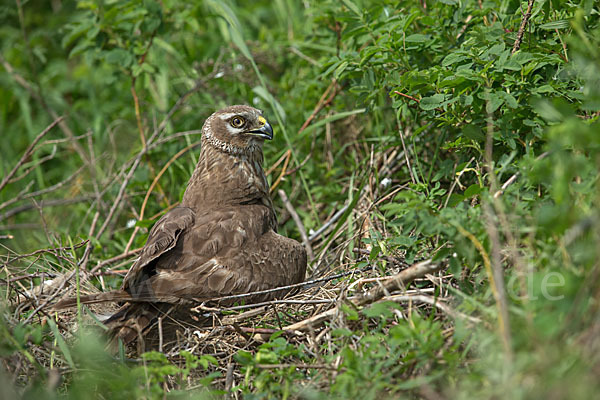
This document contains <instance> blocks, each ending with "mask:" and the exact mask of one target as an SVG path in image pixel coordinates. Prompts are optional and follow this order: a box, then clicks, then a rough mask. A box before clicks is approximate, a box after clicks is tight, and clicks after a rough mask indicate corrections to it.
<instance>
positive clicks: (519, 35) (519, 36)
mask: <svg viewBox="0 0 600 400" xmlns="http://www.w3.org/2000/svg"><path fill="white" fill-rule="evenodd" d="M534 1H535V0H529V2H528V3H527V11H526V12H525V15H523V19H522V20H521V26H520V27H519V32H517V39H516V40H515V44H514V45H513V48H512V52H511V54H515V53H516V52H517V50H519V48H520V47H521V41H522V40H523V33H524V32H525V27H526V26H527V23H528V22H529V18H530V17H531V9H532V8H533V2H534Z"/></svg>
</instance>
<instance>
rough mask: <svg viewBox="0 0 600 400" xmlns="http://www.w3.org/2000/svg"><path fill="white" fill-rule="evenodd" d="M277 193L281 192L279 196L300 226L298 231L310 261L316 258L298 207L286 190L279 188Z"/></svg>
mask: <svg viewBox="0 0 600 400" xmlns="http://www.w3.org/2000/svg"><path fill="white" fill-rule="evenodd" d="M277 193H279V197H281V200H282V201H283V204H284V205H285V208H286V209H287V210H288V212H289V213H290V215H291V216H292V219H293V220H294V222H295V223H296V226H297V227H298V231H299V232H300V237H301V238H302V243H303V244H304V247H305V248H306V254H307V255H308V261H309V262H310V261H312V260H314V258H315V253H314V252H313V249H312V246H311V245H310V240H308V236H307V235H306V229H305V228H304V224H303V223H302V220H301V219H300V217H299V216H298V213H297V212H296V209H294V206H293V205H292V203H290V199H288V197H287V195H286V194H285V192H284V191H283V190H281V189H279V190H278V191H277Z"/></svg>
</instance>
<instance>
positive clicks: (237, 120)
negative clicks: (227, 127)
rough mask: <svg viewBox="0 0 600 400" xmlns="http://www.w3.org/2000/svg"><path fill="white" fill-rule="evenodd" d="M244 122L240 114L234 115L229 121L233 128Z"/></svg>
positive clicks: (240, 125) (239, 126)
mask: <svg viewBox="0 0 600 400" xmlns="http://www.w3.org/2000/svg"><path fill="white" fill-rule="evenodd" d="M245 122H246V120H245V119H244V118H242V117H240V116H236V117H233V118H231V121H230V122H229V123H230V124H231V126H233V127H234V128H241V127H242V126H243V125H244V123H245Z"/></svg>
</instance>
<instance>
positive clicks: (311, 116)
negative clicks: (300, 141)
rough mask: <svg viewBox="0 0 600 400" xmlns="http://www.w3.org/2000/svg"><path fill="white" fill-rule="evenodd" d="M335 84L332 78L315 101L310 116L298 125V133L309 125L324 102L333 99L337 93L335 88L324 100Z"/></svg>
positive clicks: (326, 102) (323, 105)
mask: <svg viewBox="0 0 600 400" xmlns="http://www.w3.org/2000/svg"><path fill="white" fill-rule="evenodd" d="M336 85H337V81H336V80H335V79H332V80H331V83H330V84H329V86H328V87H327V89H325V92H324V93H323V95H322V96H321V98H320V99H319V101H318V102H317V105H316V106H315V108H314V109H313V112H312V113H311V114H310V116H309V117H308V118H307V119H306V121H304V123H303V124H302V126H301V127H300V130H299V131H298V134H300V133H302V131H303V130H305V129H306V128H307V127H308V125H310V123H311V122H312V120H313V119H314V118H315V117H316V116H317V114H318V113H319V111H321V110H322V109H323V107H325V105H326V104H328V103H330V102H331V100H333V98H334V97H335V95H337V92H338V90H337V89H336V90H334V91H333V95H332V96H331V97H330V98H329V99H327V101H326V100H325V99H326V98H327V95H328V94H329V92H330V91H331V89H333V88H334V87H335V86H336Z"/></svg>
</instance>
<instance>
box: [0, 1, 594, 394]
mask: <svg viewBox="0 0 600 400" xmlns="http://www.w3.org/2000/svg"><path fill="white" fill-rule="evenodd" d="M599 15H600V8H599V7H598V2H597V1H595V0H581V1H576V0H566V1H559V0H535V1H534V0H528V1H517V0H439V1H434V0H421V1H414V0H405V1H402V0H399V1H390V0H382V1H367V0H341V1H338V0H335V1H313V0H305V1H293V0H274V1H252V2H250V1H248V2H243V1H237V2H236V1H233V0H229V1H216V0H204V1H198V2H183V1H175V0H162V1H154V0H143V1H142V0H123V1H83V0H82V1H77V2H67V1H61V0H52V1H27V0H15V1H14V2H11V1H6V2H3V3H2V5H1V6H0V40H1V42H0V65H1V67H0V132H1V133H0V146H1V148H0V154H1V161H0V171H1V173H0V225H1V226H0V246H1V249H0V262H1V263H2V270H1V272H0V274H1V276H2V278H1V279H2V282H1V283H0V285H1V286H0V288H1V289H2V298H3V311H2V321H1V322H0V352H1V356H2V360H3V372H2V375H1V380H2V381H5V382H6V383H3V384H2V385H0V393H1V394H0V397H3V398H15V397H17V396H21V397H24V398H29V397H31V398H53V397H68V398H89V396H90V395H93V396H95V397H99V398H135V397H137V398H142V397H143V398H162V397H163V396H164V395H168V396H169V397H171V396H173V397H176V396H192V397H195V396H198V397H217V396H220V395H221V394H223V393H224V386H223V384H222V381H223V376H224V373H223V372H222V369H223V368H224V367H225V366H224V365H221V364H220V362H221V361H220V360H218V359H217V358H215V357H212V356H210V355H208V354H192V353H189V352H188V353H185V352H184V353H181V354H179V356H180V357H179V359H177V360H175V359H173V358H171V357H167V356H165V355H162V354H160V353H149V354H146V355H145V356H144V358H143V359H142V360H143V362H142V363H139V362H138V363H131V362H127V361H124V360H123V359H120V360H117V359H113V358H112V357H111V356H109V355H107V354H106V353H104V351H103V350H102V345H101V344H100V343H99V342H97V341H96V340H94V339H93V337H86V336H84V335H85V333H78V334H76V335H75V336H76V337H75V338H71V337H70V336H69V334H68V330H67V331H65V330H63V329H62V328H61V326H57V324H59V322H60V319H59V318H57V316H56V315H51V314H48V313H46V312H45V311H44V308H45V306H46V305H47V304H49V303H51V302H52V299H54V298H55V297H56V296H54V297H52V296H50V294H53V293H55V292H56V295H60V294H61V293H62V292H61V290H62V289H63V288H64V287H65V284H62V286H58V287H56V286H54V287H51V288H50V289H52V290H50V289H47V291H49V294H48V296H46V297H44V293H42V292H40V291H39V290H40V288H44V286H43V285H42V283H43V282H44V281H47V280H48V279H50V278H53V279H58V278H60V277H63V278H64V277H65V276H67V277H69V278H72V279H71V281H75V280H78V279H79V276H80V275H81V274H84V275H82V276H87V277H92V278H93V279H90V280H89V282H88V284H93V285H95V286H97V287H98V288H101V289H108V288H111V287H117V286H118V285H119V283H120V279H121V278H120V276H119V273H120V272H119V271H121V273H122V270H124V269H127V266H128V265H129V264H127V263H126V262H128V260H130V259H131V258H133V257H134V256H135V252H134V251H133V250H135V249H136V248H139V247H140V246H142V245H143V243H144V241H145V238H146V234H147V228H148V227H149V226H151V225H152V223H153V222H154V221H155V219H156V218H157V217H158V216H160V215H161V214H160V213H161V212H162V211H163V210H164V209H166V208H168V207H171V206H173V205H174V204H176V203H177V201H178V200H179V199H180V197H181V195H182V193H183V190H184V187H185V182H187V179H188V178H189V176H190V174H191V171H192V170H193V168H194V164H195V160H196V156H197V152H198V150H197V146H198V141H199V131H198V130H199V129H200V128H201V126H202V123H203V121H204V119H205V118H206V117H207V116H208V115H209V114H210V113H211V112H213V111H214V110H216V109H218V108H220V107H222V106H225V105H229V104H237V103H246V104H251V105H254V106H256V107H259V108H261V109H264V110H265V114H266V115H267V117H268V118H269V120H270V121H271V122H273V123H274V125H275V131H276V137H275V140H273V142H269V143H267V145H266V146H265V153H266V154H265V156H266V167H267V168H270V167H271V168H272V169H271V170H270V171H269V179H270V181H271V184H272V186H274V187H275V190H274V191H273V197H274V200H275V202H276V204H277V207H278V208H279V214H280V222H281V231H282V232H283V233H285V234H287V235H289V236H293V237H297V238H301V236H300V234H299V233H298V232H299V231H298V225H297V224H296V223H295V222H294V221H293V219H291V218H290V213H289V212H288V211H287V208H286V207H285V201H284V200H283V198H282V197H281V194H280V192H278V190H283V192H284V194H287V197H288V198H289V202H290V203H291V204H292V205H293V206H294V207H295V210H296V211H297V213H298V214H299V216H300V219H301V221H302V223H303V225H304V227H305V228H306V230H307V231H309V232H310V231H311V230H313V231H316V230H317V229H318V228H319V227H321V226H323V225H324V224H327V222H328V221H332V218H333V215H334V214H335V213H336V212H338V211H340V210H343V211H342V212H341V213H338V216H341V218H340V219H339V220H338V222H335V223H331V224H330V225H329V229H328V230H327V231H326V232H325V233H324V234H322V235H320V236H319V235H317V236H316V237H311V243H312V246H313V248H314V251H315V258H314V260H313V262H312V263H311V268H310V269H311V273H313V274H314V275H323V274H325V273H328V272H330V271H331V272H340V271H351V270H358V269H361V268H363V269H364V268H365V267H370V268H372V270H373V271H375V272H376V273H377V274H379V275H381V276H383V275H388V274H390V273H391V272H390V271H392V270H393V268H395V267H396V264H397V263H396V264H394V263H395V262H396V261H398V260H402V262H405V263H408V264H411V263H413V262H415V261H418V260H422V259H432V262H434V263H437V264H438V265H440V266H442V267H443V269H442V272H440V273H439V274H437V275H436V277H435V279H433V278H432V279H430V282H429V283H428V284H427V285H428V287H429V288H430V290H429V291H426V292H424V293H425V294H426V296H425V295H423V294H422V295H419V296H421V297H418V296H416V297H414V302H413V301H412V300H411V301H410V302H408V303H407V302H403V303H390V302H386V303H377V304H375V305H373V306H371V307H364V308H360V309H353V308H349V307H346V308H345V309H344V310H345V311H344V312H345V317H344V318H345V321H346V322H345V324H344V325H343V326H337V327H335V329H330V330H329V331H328V332H327V335H328V337H329V340H328V341H327V342H324V343H323V344H321V345H320V346H319V345H317V346H316V347H311V346H309V345H308V344H305V343H303V342H301V341H292V340H288V339H286V338H285V337H284V336H278V335H274V336H273V337H272V338H271V340H270V341H269V342H267V343H264V344H261V345H259V344H256V345H254V346H250V347H248V348H246V349H245V350H244V351H239V352H237V353H236V354H235V358H234V364H233V365H234V366H235V370H236V373H240V374H241V376H242V379H240V380H237V381H236V385H235V386H234V387H233V388H226V389H227V390H228V391H229V394H230V395H231V396H234V397H248V398H268V397H275V398H286V397H294V398H297V397H301V398H356V397H359V396H361V397H362V398H381V397H388V396H389V397H406V398H418V397H425V398H432V399H433V398H446V397H447V398H511V399H515V398H592V397H595V396H597V393H600V358H599V357H600V356H599V355H600V303H599V300H600V285H599V279H600V265H599V263H600V261H599V260H600V214H599V213H598V205H599V204H600V190H599V189H600V188H599V182H598V172H599V167H600V125H599V122H598V118H599V115H600V113H599V110H600V24H599V20H600V19H599ZM149 188H150V190H149ZM365 193H366V194H365ZM365 199H367V200H365ZM364 216H366V217H364ZM359 217H360V218H359ZM313 236H314V235H313ZM365 252H366V253H367V254H366V255H365V254H364V253H365ZM121 254H125V255H126V256H128V258H126V259H125V262H124V263H121V264H118V263H116V262H117V261H121V259H119V258H118V256H120V255H121ZM115 257H116V258H115ZM106 260H109V261H110V260H112V261H111V262H112V263H110V262H105V263H103V262H104V261H106ZM76 270H81V271H80V272H81V274H77V273H75V274H74V273H73V271H76ZM111 271H112V272H111ZM114 271H116V272H114ZM85 274H87V275H85ZM359 278H360V274H358V273H357V274H356V275H351V276H347V277H344V278H341V279H340V280H339V282H338V283H339V285H340V287H343V288H347V287H348V286H351V285H352V283H353V282H354V281H355V280H357V279H359ZM56 282H65V280H64V279H63V280H62V281H56ZM56 282H55V283H56ZM77 282H78V281H77ZM431 282H436V283H435V285H434V284H432V283H431ZM69 285H71V283H69ZM424 286H426V285H425V283H424V282H421V283H419V282H417V284H416V285H413V286H412V287H414V288H417V289H419V287H424ZM36 288H37V289H38V291H37V292H36ZM77 288H79V286H77ZM344 290H345V289H342V290H341V291H340V293H342V294H343V293H344ZM357 290H358V289H357ZM36 293H37V294H36ZM423 299H425V300H423ZM427 299H429V300H428V301H429V303H432V301H431V299H434V300H435V299H438V300H436V301H439V302H441V303H440V304H443V307H441V306H432V304H429V303H427ZM433 303H434V305H435V301H433ZM282 315H283V314H282ZM286 318H287V317H286ZM332 326H333V325H332ZM59 328H61V329H59ZM77 337H78V338H79V339H78V338H77ZM231 356H233V354H231V355H230V360H231ZM182 360H183V361H182ZM215 364H217V365H215ZM220 371H221V372H220Z"/></svg>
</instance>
